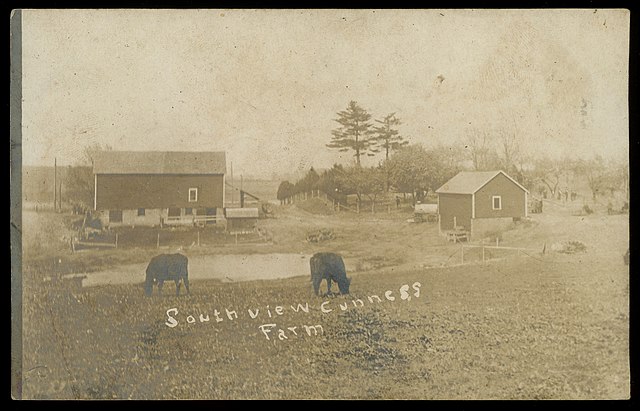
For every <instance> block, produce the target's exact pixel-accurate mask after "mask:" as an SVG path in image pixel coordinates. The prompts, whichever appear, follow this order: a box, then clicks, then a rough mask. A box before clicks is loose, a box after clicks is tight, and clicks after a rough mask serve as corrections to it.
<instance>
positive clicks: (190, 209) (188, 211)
mask: <svg viewBox="0 0 640 411" xmlns="http://www.w3.org/2000/svg"><path fill="white" fill-rule="evenodd" d="M192 214H193V208H189V207H187V208H185V209H184V215H192Z"/></svg>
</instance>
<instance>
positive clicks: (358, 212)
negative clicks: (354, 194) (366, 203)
mask: <svg viewBox="0 0 640 411" xmlns="http://www.w3.org/2000/svg"><path fill="white" fill-rule="evenodd" d="M356 213H357V214H360V201H356Z"/></svg>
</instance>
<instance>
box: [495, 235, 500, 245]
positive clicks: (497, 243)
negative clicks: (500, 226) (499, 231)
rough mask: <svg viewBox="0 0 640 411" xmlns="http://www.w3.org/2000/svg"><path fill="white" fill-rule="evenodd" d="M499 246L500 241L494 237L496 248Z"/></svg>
mask: <svg viewBox="0 0 640 411" xmlns="http://www.w3.org/2000/svg"><path fill="white" fill-rule="evenodd" d="M499 245H500V240H499V239H498V237H496V247H498V246H499Z"/></svg>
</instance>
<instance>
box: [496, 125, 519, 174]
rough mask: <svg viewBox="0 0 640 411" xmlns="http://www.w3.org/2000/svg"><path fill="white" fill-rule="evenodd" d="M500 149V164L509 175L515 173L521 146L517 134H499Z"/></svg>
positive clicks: (504, 132) (506, 132)
mask: <svg viewBox="0 0 640 411" xmlns="http://www.w3.org/2000/svg"><path fill="white" fill-rule="evenodd" d="M498 135H499V137H498V140H499V148H500V164H501V166H502V169H503V170H504V171H506V172H507V173H510V174H511V173H514V171H515V170H516V163H517V162H518V159H519V157H520V154H521V153H520V144H519V142H518V139H517V138H516V134H515V132H510V131H502V132H500V133H498Z"/></svg>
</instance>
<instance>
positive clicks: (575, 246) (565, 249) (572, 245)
mask: <svg viewBox="0 0 640 411" xmlns="http://www.w3.org/2000/svg"><path fill="white" fill-rule="evenodd" d="M551 249H552V250H553V251H556V252H558V253H564V254H575V253H584V252H586V251H587V246H586V245H585V244H584V243H583V242H581V241H575V240H569V241H562V242H559V243H554V244H553V245H552V246H551Z"/></svg>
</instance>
